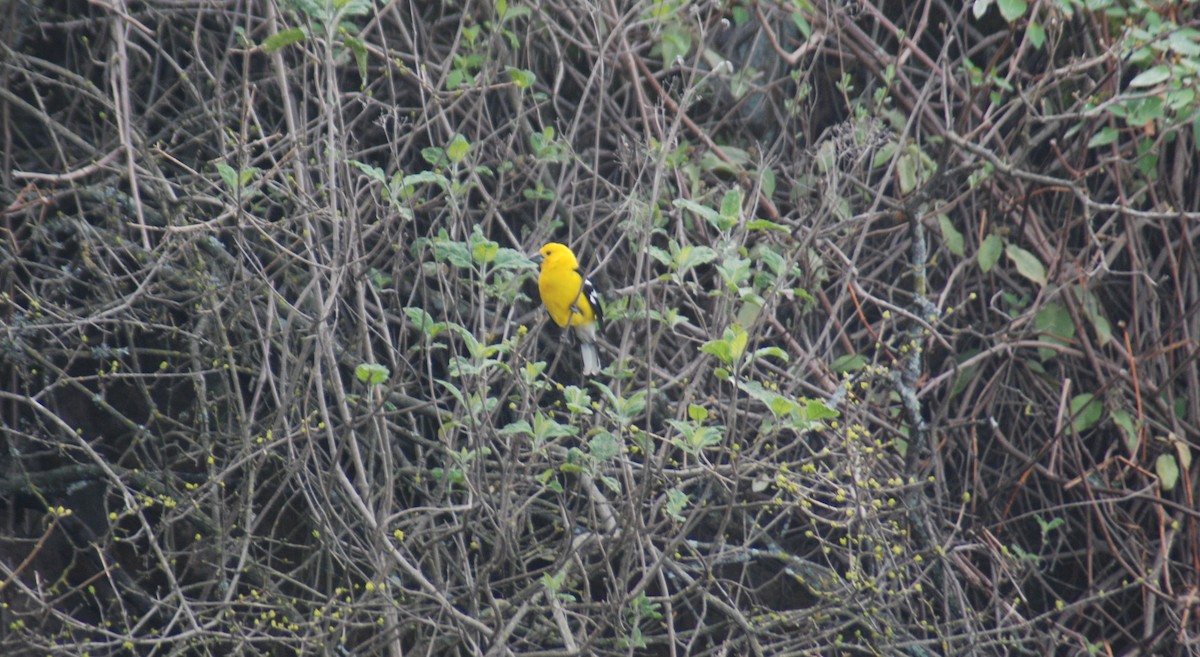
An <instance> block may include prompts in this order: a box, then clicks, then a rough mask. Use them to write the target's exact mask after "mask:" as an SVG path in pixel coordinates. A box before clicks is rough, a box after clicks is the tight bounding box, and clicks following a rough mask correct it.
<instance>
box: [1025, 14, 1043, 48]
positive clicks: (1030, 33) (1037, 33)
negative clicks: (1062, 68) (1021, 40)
mask: <svg viewBox="0 0 1200 657" xmlns="http://www.w3.org/2000/svg"><path fill="white" fill-rule="evenodd" d="M1025 36H1027V37H1029V43H1032V44H1033V47H1034V48H1037V49H1039V50H1041V48H1042V45H1043V44H1044V43H1046V28H1044V27H1042V26H1041V25H1040V24H1038V23H1037V22H1036V21H1030V22H1029V26H1028V27H1026V28H1025Z"/></svg>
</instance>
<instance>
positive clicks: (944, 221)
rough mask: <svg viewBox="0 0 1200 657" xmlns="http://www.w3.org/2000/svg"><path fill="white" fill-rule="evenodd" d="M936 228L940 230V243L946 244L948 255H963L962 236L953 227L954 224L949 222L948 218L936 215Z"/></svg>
mask: <svg viewBox="0 0 1200 657" xmlns="http://www.w3.org/2000/svg"><path fill="white" fill-rule="evenodd" d="M937 219H938V227H940V228H941V229H942V241H943V242H945V243H946V248H947V249H949V251H950V253H952V254H954V255H956V256H959V257H960V258H961V257H962V255H963V234H962V233H960V232H959V231H958V229H957V228H955V227H954V222H952V221H950V217H947V216H946V215H944V214H939V215H938V218H937Z"/></svg>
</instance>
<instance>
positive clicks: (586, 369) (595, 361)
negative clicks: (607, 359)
mask: <svg viewBox="0 0 1200 657" xmlns="http://www.w3.org/2000/svg"><path fill="white" fill-rule="evenodd" d="M579 348H580V351H581V352H583V374H584V376H591V375H593V374H599V373H600V352H599V351H598V350H597V349H596V343H595V342H584V341H583V340H580V341H579Z"/></svg>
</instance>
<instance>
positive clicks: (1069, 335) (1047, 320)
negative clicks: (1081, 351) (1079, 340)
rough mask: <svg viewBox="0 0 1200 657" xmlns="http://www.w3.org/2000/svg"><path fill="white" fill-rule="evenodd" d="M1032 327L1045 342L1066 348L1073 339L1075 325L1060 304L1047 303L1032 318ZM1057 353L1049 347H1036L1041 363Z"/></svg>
mask: <svg viewBox="0 0 1200 657" xmlns="http://www.w3.org/2000/svg"><path fill="white" fill-rule="evenodd" d="M1033 325H1034V328H1036V329H1037V332H1038V335H1039V337H1041V339H1042V340H1043V341H1045V342H1049V343H1051V344H1058V345H1063V346H1066V345H1067V344H1068V343H1069V342H1070V341H1071V340H1074V339H1075V323H1074V322H1072V321H1071V314H1070V313H1068V312H1067V309H1066V308H1064V307H1063V306H1062V304H1059V303H1048V304H1046V305H1045V306H1043V307H1042V309H1041V310H1039V311H1038V314H1037V316H1035V317H1034V318H1033ZM1057 353H1058V352H1056V351H1055V350H1054V349H1051V348H1049V347H1038V357H1039V358H1040V359H1041V360H1043V361H1047V360H1050V359H1051V358H1054V356H1055V355H1056V354H1057Z"/></svg>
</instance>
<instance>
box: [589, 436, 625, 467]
mask: <svg viewBox="0 0 1200 657" xmlns="http://www.w3.org/2000/svg"><path fill="white" fill-rule="evenodd" d="M588 453H590V454H591V455H592V456H593V457H595V458H596V460H598V461H607V460H609V459H611V458H613V457H614V456H616V455H618V454H620V453H621V444H620V443H619V442H618V441H617V438H616V436H614V435H612V434H611V433H609V432H607V431H604V432H601V433H598V434H596V435H595V436H592V439H591V440H589V441H588Z"/></svg>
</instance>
